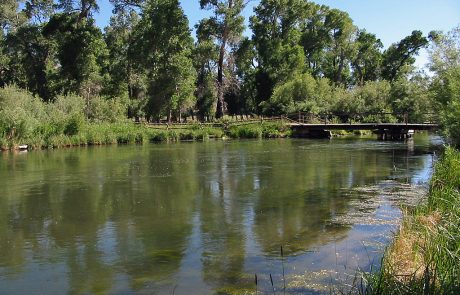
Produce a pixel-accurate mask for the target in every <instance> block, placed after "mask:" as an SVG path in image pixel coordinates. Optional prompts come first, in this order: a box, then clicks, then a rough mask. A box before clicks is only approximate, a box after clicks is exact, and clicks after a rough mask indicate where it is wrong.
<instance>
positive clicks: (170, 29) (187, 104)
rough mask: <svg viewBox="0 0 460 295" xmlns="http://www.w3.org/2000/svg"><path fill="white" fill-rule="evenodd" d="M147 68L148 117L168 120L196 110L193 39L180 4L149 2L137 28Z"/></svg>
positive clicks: (160, 0) (174, 0) (171, 0)
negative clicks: (163, 117)
mask: <svg viewBox="0 0 460 295" xmlns="http://www.w3.org/2000/svg"><path fill="white" fill-rule="evenodd" d="M138 29H139V30H140V31H141V36H142V39H141V43H142V44H141V48H142V52H144V53H145V56H144V65H143V66H144V68H145V69H146V71H147V74H148V78H149V85H148V102H147V106H146V113H147V116H149V117H155V118H157V119H158V118H160V116H161V115H162V114H166V115H167V116H168V120H171V119H172V116H173V115H175V116H176V117H178V118H179V119H180V118H181V116H182V114H183V113H184V112H185V111H187V110H188V109H190V108H192V107H193V106H194V84H195V77H196V73H195V69H194V67H193V62H192V59H191V53H192V48H193V39H192V37H191V34H190V29H189V26H188V19H187V17H186V15H185V14H184V11H183V10H182V8H181V6H180V4H179V1H178V0H150V1H148V2H146V7H145V10H144V12H143V17H142V19H141V21H140V23H139V25H138Z"/></svg>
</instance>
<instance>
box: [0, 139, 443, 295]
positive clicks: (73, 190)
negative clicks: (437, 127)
mask: <svg viewBox="0 0 460 295" xmlns="http://www.w3.org/2000/svg"><path fill="white" fill-rule="evenodd" d="M437 145H439V139H438V138H436V137H429V136H424V135H417V136H416V139H415V141H410V142H407V143H394V142H380V141H375V140H358V139H353V140H345V139H340V140H332V141H315V140H263V141H228V142H224V141H211V142H205V143H180V144H158V145H143V146H121V147H115V146H113V147H101V148H77V149H68V150H56V151H39V152H30V153H23V154H18V153H1V154H0V294H65V293H70V294H107V293H108V294H173V292H174V293H175V294H213V293H216V292H222V293H223V294H225V293H226V292H227V293H232V292H236V291H244V290H249V291H251V292H253V291H254V282H253V281H254V279H253V277H254V274H255V273H257V274H258V278H259V287H258V288H259V290H262V291H263V290H265V291H266V292H268V290H270V288H271V286H270V283H269V279H268V276H269V274H270V273H271V274H273V279H274V283H275V287H276V288H277V290H280V288H282V286H283V279H282V275H281V274H282V265H281V257H280V246H281V245H283V247H284V256H285V261H284V266H285V271H286V276H285V278H286V284H287V289H288V293H317V292H322V291H325V290H326V291H327V290H329V287H330V285H331V284H337V283H339V284H340V282H342V280H346V278H347V275H348V274H350V273H353V272H354V269H356V267H360V268H362V269H365V270H366V269H369V268H370V266H371V265H372V264H378V260H379V259H378V258H379V256H380V255H381V253H382V249H383V247H384V245H385V243H387V242H388V235H389V234H390V232H391V230H394V229H395V225H396V224H397V219H398V218H399V216H400V211H399V209H398V202H399V201H404V200H405V199H406V198H409V197H408V195H406V194H405V193H401V195H399V193H398V192H399V191H401V190H402V191H414V190H415V191H416V190H418V189H419V188H417V187H415V186H414V184H419V183H422V184H423V183H426V181H427V180H428V178H429V176H430V173H431V167H432V159H433V157H432V155H431V154H430V152H431V151H432V150H433V149H434V148H436V146H437ZM399 183H405V184H406V185H404V186H402V188H401V185H400V184H399ZM385 192H388V194H386V193H385ZM417 195H420V193H419V192H418V193H417Z"/></svg>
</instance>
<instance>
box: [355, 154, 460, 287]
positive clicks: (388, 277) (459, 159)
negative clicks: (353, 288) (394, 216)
mask: <svg viewBox="0 0 460 295" xmlns="http://www.w3.org/2000/svg"><path fill="white" fill-rule="evenodd" d="M459 190H460V152H459V151H458V150H455V149H454V148H450V147H449V148H447V149H446V151H445V153H444V155H443V157H442V159H441V160H440V161H439V162H438V163H437V164H436V166H435V171H434V174H433V177H432V180H431V185H430V190H429V195H428V200H427V202H426V204H423V205H420V206H419V207H417V208H416V209H415V210H413V211H412V212H408V213H407V214H406V216H405V219H404V222H403V224H402V226H401V229H400V231H399V233H398V234H397V235H396V237H395V239H394V241H393V244H392V245H391V246H390V247H389V249H388V250H387V252H386V253H385V256H384V258H383V259H382V267H381V269H380V271H379V272H377V273H373V274H370V275H368V276H366V277H365V278H366V280H367V281H368V282H367V284H366V287H361V288H358V289H357V290H358V291H359V292H358V293H363V294H460V192H459Z"/></svg>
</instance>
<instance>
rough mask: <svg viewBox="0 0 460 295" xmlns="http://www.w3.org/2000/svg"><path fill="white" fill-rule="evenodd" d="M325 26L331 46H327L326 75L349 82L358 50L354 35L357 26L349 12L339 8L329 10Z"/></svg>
mask: <svg viewBox="0 0 460 295" xmlns="http://www.w3.org/2000/svg"><path fill="white" fill-rule="evenodd" d="M324 26H325V29H326V31H327V35H326V36H327V40H329V42H328V43H329V46H328V47H327V48H326V64H324V65H323V71H324V75H325V76H326V77H327V78H329V79H330V80H331V81H334V82H335V83H337V84H345V85H346V84H347V81H346V80H347V79H349V76H350V68H349V64H350V62H351V61H352V60H353V58H354V56H355V52H356V47H355V42H354V37H355V33H356V30H357V29H356V27H355V26H354V25H353V21H352V20H351V18H350V16H349V15H348V13H346V12H344V11H340V10H338V9H330V10H329V11H327V14H326V18H325V21H324Z"/></svg>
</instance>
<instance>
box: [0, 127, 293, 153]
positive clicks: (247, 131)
mask: <svg viewBox="0 0 460 295" xmlns="http://www.w3.org/2000/svg"><path fill="white" fill-rule="evenodd" d="M171 127H172V128H171ZM290 135H291V130H290V129H289V128H288V127H287V126H285V125H283V124H282V123H271V122H262V123H254V124H246V125H235V126H230V127H228V128H227V127H225V125H223V126H222V127H218V126H217V127H216V126H214V127H207V126H205V125H201V124H198V123H197V124H196V125H188V126H170V127H167V126H163V127H161V128H160V127H155V128H154V127H152V126H149V125H144V124H134V123H132V122H125V123H101V124H95V123H87V124H83V126H81V127H80V128H78V132H77V133H76V134H74V135H67V134H65V133H64V132H63V133H52V132H35V133H34V134H33V135H30V136H27V137H24V138H11V139H8V138H6V137H0V149H2V150H14V149H19V148H20V147H23V148H24V147H25V146H27V149H45V148H63V147H73V146H87V145H109V144H141V143H146V142H177V141H206V140H209V139H225V138H235V139H237V138H284V137H289V136H290Z"/></svg>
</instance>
